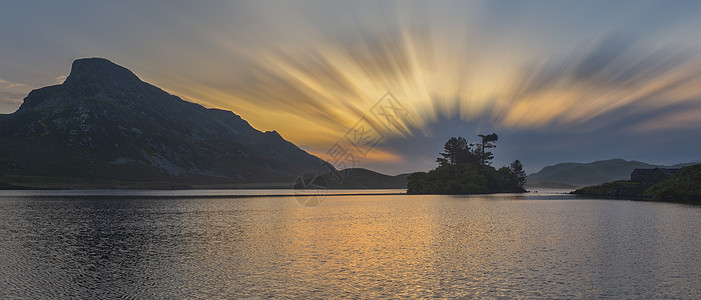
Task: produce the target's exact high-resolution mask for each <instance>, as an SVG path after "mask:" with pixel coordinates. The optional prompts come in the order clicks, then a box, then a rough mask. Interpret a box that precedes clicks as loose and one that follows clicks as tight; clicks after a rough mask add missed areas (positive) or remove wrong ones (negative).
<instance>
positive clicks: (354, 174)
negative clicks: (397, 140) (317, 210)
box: [324, 168, 410, 189]
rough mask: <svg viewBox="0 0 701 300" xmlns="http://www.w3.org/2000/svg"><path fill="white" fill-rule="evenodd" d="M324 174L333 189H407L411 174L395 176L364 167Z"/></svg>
mask: <svg viewBox="0 0 701 300" xmlns="http://www.w3.org/2000/svg"><path fill="white" fill-rule="evenodd" d="M338 174H339V175H340V178H339V177H336V176H334V174H333V173H328V174H326V175H324V178H325V179H326V182H327V183H328V187H329V188H332V189H406V187H407V178H408V177H409V175H410V174H408V173H407V174H399V175H395V176H391V175H385V174H381V173H377V172H375V171H371V170H368V169H363V168H351V169H344V170H342V171H340V172H339V173H338Z"/></svg>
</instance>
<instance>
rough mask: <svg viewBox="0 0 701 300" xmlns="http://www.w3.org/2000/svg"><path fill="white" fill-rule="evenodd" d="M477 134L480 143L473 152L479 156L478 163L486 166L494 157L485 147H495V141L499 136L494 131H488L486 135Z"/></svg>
mask: <svg viewBox="0 0 701 300" xmlns="http://www.w3.org/2000/svg"><path fill="white" fill-rule="evenodd" d="M477 136H479V137H480V138H481V139H482V143H481V144H478V145H477V146H479V148H478V149H476V151H475V152H476V153H475V154H476V155H477V157H478V158H479V163H480V164H482V165H486V166H487V165H491V164H492V162H491V160H492V159H494V154H493V153H492V152H490V151H487V150H486V149H489V148H494V147H496V146H497V145H496V141H497V140H498V139H499V136H498V135H497V134H496V133H490V134H487V135H484V134H480V135H477Z"/></svg>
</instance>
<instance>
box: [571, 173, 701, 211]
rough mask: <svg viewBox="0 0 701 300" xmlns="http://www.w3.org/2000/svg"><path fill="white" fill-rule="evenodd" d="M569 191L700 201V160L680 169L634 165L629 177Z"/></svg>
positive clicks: (636, 197)
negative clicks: (638, 166)
mask: <svg viewBox="0 0 701 300" xmlns="http://www.w3.org/2000/svg"><path fill="white" fill-rule="evenodd" d="M572 193H573V194H578V195H585V196H595V197H606V198H618V199H621V198H624V199H640V200H663V201H673V202H694V203H701V164H697V165H693V166H688V167H685V168H682V169H665V168H655V169H635V170H633V173H631V176H630V180H618V181H613V182H607V183H604V184H601V185H595V186H589V187H585V188H581V189H578V190H576V191H574V192H572Z"/></svg>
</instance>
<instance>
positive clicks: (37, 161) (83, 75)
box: [0, 58, 328, 187]
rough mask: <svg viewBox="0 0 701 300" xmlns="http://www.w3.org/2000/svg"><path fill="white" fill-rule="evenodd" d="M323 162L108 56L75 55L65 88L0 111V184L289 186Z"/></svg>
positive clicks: (272, 133)
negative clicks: (158, 84)
mask: <svg viewBox="0 0 701 300" xmlns="http://www.w3.org/2000/svg"><path fill="white" fill-rule="evenodd" d="M322 163H323V161H322V160H321V159H319V158H317V157H316V156H313V155H310V154H309V153H307V152H305V151H304V150H302V149H300V148H298V147H297V146H295V145H294V144H292V143H290V142H288V141H286V140H285V139H283V138H282V137H281V136H280V135H279V134H278V133H277V132H275V131H268V132H260V131H258V130H256V129H254V128H253V127H251V126H250V125H249V124H248V122H246V121H245V120H243V119H242V118H241V117H239V116H238V115H236V114H234V113H232V112H230V111H225V110H219V109H207V108H205V107H203V106H201V105H198V104H194V103H190V102H187V101H184V100H182V99H180V98H179V97H177V96H174V95H171V94H169V93H167V92H165V91H163V90H161V89H159V88H158V87H155V86H153V85H151V84H148V83H145V82H143V81H141V80H140V79H139V78H138V77H137V76H136V75H135V74H134V73H132V72H131V71H129V70H128V69H126V68H124V67H121V66H118V65H116V64H114V63H112V62H111V61H109V60H106V59H102V58H86V59H78V60H76V61H74V62H73V66H72V69H71V73H70V75H69V76H68V78H67V79H66V80H65V82H64V83H63V84H61V85H55V86H49V87H44V88H40V89H37V90H33V91H31V92H30V93H29V95H28V96H27V97H26V98H25V99H24V103H23V104H22V106H21V107H20V108H19V109H18V110H17V111H16V112H15V113H12V114H9V115H0V176H1V177H0V181H2V182H5V183H6V185H9V186H26V187H41V186H44V185H49V186H52V184H53V185H58V186H61V185H67V186H70V187H76V186H78V187H80V186H86V187H94V186H96V185H98V186H101V185H106V186H109V187H113V186H114V185H117V186H119V185H123V184H124V185H126V186H131V185H132V184H133V183H144V182H149V183H153V184H152V185H150V187H153V186H159V185H166V186H167V185H192V184H198V185H203V184H230V183H245V182H273V181H277V182H280V181H286V180H289V181H290V182H292V181H293V180H294V178H295V177H296V176H298V175H299V174H302V173H304V172H312V173H326V172H328V169H326V168H324V167H323V166H322Z"/></svg>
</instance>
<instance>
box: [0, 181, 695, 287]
mask: <svg viewBox="0 0 701 300" xmlns="http://www.w3.org/2000/svg"><path fill="white" fill-rule="evenodd" d="M0 193H1V192H0ZM171 193H173V192H171ZM88 194H89V193H88ZM12 195H14V196H8V194H7V193H6V194H5V196H4V197H0V298H2V299H8V298H9V299H12V298H30V299H43V298H74V297H75V298H141V299H143V298H246V297H250V298H288V297H289V298H337V297H362V298H382V297H393V298H394V297H412V298H414V297H421V298H423V297H439V298H443V297H446V298H447V297H479V298H499V297H508V298H519V297H524V298H614V299H621V298H629V299H640V298H666V299H669V298H684V299H694V298H696V299H698V298H699V297H701V276H700V275H701V251H700V250H699V249H700V247H701V207H694V206H686V205H681V204H668V203H649V202H630V201H615V200H590V199H578V198H570V197H569V196H564V195H560V196H557V195H543V196H536V195H524V196H514V195H494V196H470V197H453V196H406V195H381V196H377V195H374V196H334V197H327V198H326V199H325V201H324V202H323V203H322V204H321V205H320V206H317V207H313V208H308V207H304V206H301V205H299V203H298V202H297V201H296V200H295V198H294V197H257V198H227V197H219V198H206V197H202V198H197V197H192V195H190V197H188V198H178V197H166V198H143V197H138V196H133V197H121V198H109V197H104V195H101V196H102V197H89V196H86V195H80V197H71V196H65V195H64V196H65V197H61V198H56V197H42V196H40V195H38V194H37V195H34V196H27V195H17V194H12ZM171 195H172V194H168V195H167V196H171ZM220 196H221V195H220Z"/></svg>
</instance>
